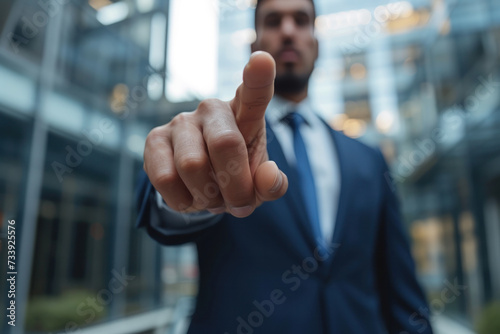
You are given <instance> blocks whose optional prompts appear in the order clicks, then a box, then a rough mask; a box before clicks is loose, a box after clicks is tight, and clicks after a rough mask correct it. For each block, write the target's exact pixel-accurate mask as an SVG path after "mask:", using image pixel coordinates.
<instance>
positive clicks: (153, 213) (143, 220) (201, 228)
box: [136, 171, 223, 245]
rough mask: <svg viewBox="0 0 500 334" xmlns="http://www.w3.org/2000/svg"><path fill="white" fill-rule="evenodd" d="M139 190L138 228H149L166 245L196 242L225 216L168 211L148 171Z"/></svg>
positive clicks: (141, 179) (137, 196) (149, 231)
mask: <svg viewBox="0 0 500 334" xmlns="http://www.w3.org/2000/svg"><path fill="white" fill-rule="evenodd" d="M136 189H137V190H136V203H137V212H138V215H137V221H136V227H137V228H141V227H142V228H145V229H146V231H147V233H148V234H149V236H150V237H151V238H153V239H154V240H156V241H158V242H159V243H160V244H162V245H180V244H184V243H188V242H195V241H197V240H198V239H199V238H200V237H202V236H203V235H204V234H205V233H206V231H207V230H208V229H209V228H210V227H212V226H213V225H215V224H216V223H218V222H219V221H220V220H221V219H222V217H223V215H213V214H211V213H208V212H200V213H193V214H183V213H179V212H176V211H174V210H172V209H170V208H168V206H167V205H166V204H165V202H164V201H163V199H162V198H161V196H159V194H158V193H157V191H156V190H155V188H154V187H153V185H152V184H151V182H150V181H149V179H148V176H147V175H146V173H145V172H144V171H141V173H140V176H139V180H138V186H137V188H136Z"/></svg>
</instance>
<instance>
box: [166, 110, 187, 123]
mask: <svg viewBox="0 0 500 334" xmlns="http://www.w3.org/2000/svg"><path fill="white" fill-rule="evenodd" d="M191 114H192V113H191V112H181V113H178V114H177V115H175V117H174V118H172V120H171V121H170V122H169V123H168V125H169V126H177V125H178V124H185V123H187V122H189V121H190V118H191Z"/></svg>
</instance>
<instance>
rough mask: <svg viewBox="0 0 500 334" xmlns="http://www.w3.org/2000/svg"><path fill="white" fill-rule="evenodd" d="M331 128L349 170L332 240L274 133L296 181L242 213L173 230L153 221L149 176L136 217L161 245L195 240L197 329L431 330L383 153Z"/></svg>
mask: <svg viewBox="0 0 500 334" xmlns="http://www.w3.org/2000/svg"><path fill="white" fill-rule="evenodd" d="M267 131H269V132H270V133H271V135H268V138H274V136H273V135H272V130H271V129H270V128H268V129H267ZM331 134H332V136H333V140H334V142H335V145H336V149H337V154H338V157H339V163H340V172H341V191H340V200H339V203H338V212H337V219H336V227H335V231H334V235H333V238H332V242H331V244H325V243H323V244H321V243H320V245H319V246H318V243H317V241H316V240H314V237H313V231H312V227H311V226H310V223H309V221H308V219H307V214H306V208H305V206H304V203H303V200H302V199H301V195H300V191H299V189H298V182H296V179H297V176H296V174H295V172H294V170H292V169H291V168H290V167H289V165H288V164H287V162H286V160H285V157H284V155H283V152H282V150H281V148H280V145H279V143H278V142H277V141H276V140H269V142H268V144H267V145H268V152H269V156H270V159H272V160H274V161H276V163H277V164H278V166H280V168H281V169H282V170H283V172H284V173H285V174H287V176H288V178H289V189H288V191H287V193H286V195H285V196H284V197H282V198H281V199H279V200H276V201H273V202H267V203H264V204H263V205H261V206H260V207H259V208H257V209H256V210H255V212H254V213H253V214H252V215H251V216H249V217H247V218H244V219H239V218H235V217H233V216H231V215H228V214H224V216H223V218H222V220H221V221H220V222H218V223H217V224H214V225H212V226H210V227H209V228H206V229H203V230H200V231H197V232H194V233H190V234H186V235H174V236H172V235H168V234H166V233H164V232H163V231H162V229H158V228H155V227H154V226H156V225H157V224H152V222H153V221H154V220H155V219H159V217H158V216H157V214H156V213H155V211H154V210H150V205H151V204H153V205H154V203H155V202H154V195H153V193H154V191H153V189H152V186H151V184H150V183H149V181H148V180H147V177H144V179H143V182H142V184H141V186H140V187H139V199H140V200H139V212H140V213H139V220H138V226H143V227H145V228H146V229H147V230H148V233H149V234H150V236H151V237H152V238H153V239H155V240H157V241H158V242H160V243H162V244H165V245H173V244H180V243H185V242H191V241H194V242H195V243H196V246H197V250H198V261H199V272H200V281H199V292H198V298H197V304H196V309H195V313H194V315H193V317H192V322H191V326H190V329H189V333H191V334H197V333H200V334H201V333H203V334H206V333H220V334H226V333H227V334H233V333H245V334H247V333H273V334H276V333H301V334H308V333H313V334H315V333H331V334H333V333H335V334H350V333H356V334H357V333H359V334H368V333H370V334H376V333H394V334H396V333H397V334H403V333H404V334H406V333H420V334H421V333H427V334H429V333H432V330H431V327H430V324H429V318H428V313H427V312H426V311H424V310H428V308H427V304H426V301H425V297H424V295H423V293H422V290H421V288H420V286H419V284H418V283H417V280H416V277H415V270H414V263H413V260H412V257H411V255H410V250H409V243H408V239H407V236H406V234H405V229H404V227H403V224H402V222H401V219H400V215H399V211H398V203H397V200H396V196H395V194H394V192H393V187H392V185H391V183H390V181H389V179H388V177H387V176H388V175H389V174H388V169H387V165H386V163H385V161H384V159H383V156H382V154H381V153H380V152H379V151H378V150H374V149H372V148H369V147H368V146H366V145H364V144H361V143H360V142H358V141H355V140H353V139H350V138H348V137H346V136H344V135H342V134H340V133H338V132H336V131H333V130H332V132H331ZM144 175H145V174H144Z"/></svg>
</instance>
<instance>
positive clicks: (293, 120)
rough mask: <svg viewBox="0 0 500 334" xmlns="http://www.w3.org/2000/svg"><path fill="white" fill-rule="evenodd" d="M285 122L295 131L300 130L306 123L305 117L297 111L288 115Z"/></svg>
mask: <svg viewBox="0 0 500 334" xmlns="http://www.w3.org/2000/svg"><path fill="white" fill-rule="evenodd" d="M284 121H285V122H286V123H288V124H289V125H290V127H291V128H292V129H293V130H294V131H295V130H297V129H299V128H300V126H301V125H302V124H303V123H305V122H306V120H305V119H304V117H303V116H302V115H301V114H299V113H297V112H295V111H293V112H291V113H289V114H288V115H286V116H285V118H284Z"/></svg>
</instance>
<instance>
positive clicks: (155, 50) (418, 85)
mask: <svg viewBox="0 0 500 334" xmlns="http://www.w3.org/2000/svg"><path fill="white" fill-rule="evenodd" d="M315 3H316V7H317V12H318V17H317V19H316V22H315V25H316V33H317V37H318V39H319V42H320V58H319V59H318V61H317V64H316V69H315V71H314V73H313V76H312V78H311V87H310V95H311V96H310V97H311V101H312V103H313V105H314V108H315V109H316V110H317V111H318V112H319V113H320V114H321V115H322V116H323V117H324V118H325V119H326V120H327V121H328V122H329V123H330V124H331V125H332V127H334V128H335V129H337V130H339V131H343V132H344V133H345V134H347V135H348V136H351V137H354V138H359V140H361V141H364V142H366V143H368V144H369V145H374V146H380V147H381V148H382V150H383V152H384V154H385V156H386V159H387V161H388V163H389V164H390V166H391V173H390V175H387V179H388V182H392V184H393V186H394V187H395V189H397V190H398V193H399V197H400V201H401V205H402V212H403V216H404V221H405V223H406V224H407V228H408V233H409V235H410V237H411V241H412V251H413V255H414V257H415V260H416V264H417V270H418V274H419V279H420V281H421V283H422V285H423V286H424V288H425V290H426V292H427V295H428V298H429V301H430V310H422V312H432V313H433V314H434V319H435V321H436V328H437V329H438V330H437V331H436V332H437V333H453V334H455V333H460V332H459V330H461V331H463V333H469V332H474V331H475V330H476V329H477V330H478V332H479V331H481V330H482V329H481V328H483V327H484V326H487V325H488V324H489V323H490V322H493V320H494V319H493V318H494V317H495V316H496V315H497V314H498V316H496V318H500V311H499V308H498V306H495V305H498V302H499V301H500V262H499V261H498V258H499V257H500V3H498V1H496V0H454V1H452V0H412V1H399V2H388V1H381V0H376V1H374V0H359V1H343V0H334V1H332V0H316V1H315ZM253 6H254V3H253V1H251V0H220V1H216V0H184V1H181V0H170V1H168V0H122V1H114V0H113V1H111V0H89V1H84V0H40V1H28V0H15V1H14V0H3V1H1V2H0V37H1V39H0V223H1V226H0V237H1V244H0V261H1V262H0V270H1V276H0V277H2V280H1V281H0V293H1V294H0V306H1V308H2V309H4V310H5V309H6V308H7V307H8V305H9V303H10V300H11V298H10V297H9V293H8V292H9V290H10V289H11V286H10V284H9V282H8V281H7V280H6V279H4V277H8V276H7V273H8V272H12V271H16V272H17V277H16V299H15V300H16V305H17V310H16V327H12V326H11V325H9V323H8V322H9V321H10V319H9V318H8V317H6V316H3V315H2V317H1V318H0V328H1V332H2V333H71V332H75V331H76V330H82V333H104V332H106V333H108V332H116V333H182V332H183V331H184V330H185V327H186V324H187V323H188V317H189V312H190V308H191V306H192V301H193V298H194V297H195V296H196V279H197V268H196V253H195V250H194V249H193V247H192V246H190V245H187V246H182V247H160V246H159V245H158V244H156V243H155V242H154V241H153V240H151V239H150V238H149V237H148V236H147V235H146V234H145V233H144V231H139V230H136V229H135V228H134V226H133V225H134V220H135V215H136V212H135V202H134V187H135V182H136V178H137V175H138V172H139V171H140V169H141V168H142V151H143V146H144V142H145V138H146V136H147V134H148V132H149V131H150V130H151V129H152V128H153V127H155V126H157V125H160V124H164V123H166V122H168V121H169V120H170V119H171V118H172V117H173V116H174V115H175V114H177V113H179V112H182V111H188V110H194V109H195V108H196V106H197V104H198V103H199V101H200V100H201V99H203V98H206V97H218V98H221V99H231V98H232V96H233V94H234V91H235V89H236V87H237V86H238V85H239V84H240V81H241V71H242V69H243V67H244V65H245V63H246V61H247V60H248V57H249V55H250V43H251V42H252V41H253V39H254V38H255V33H254V31H253ZM200 49H203V51H204V52H203V53H200V52H199V50H200ZM198 78H203V80H201V79H199V80H198ZM9 222H10V223H9ZM13 222H15V223H13ZM9 225H10V226H15V233H16V234H15V236H16V248H15V261H14V262H15V263H14V265H15V267H13V268H14V269H11V268H9V265H12V264H9V262H8V261H9V259H11V258H9V252H8V251H9V250H10V249H9V247H8V237H9ZM488 314H493V315H494V316H493V317H492V316H490V318H488ZM485 323H486V325H484V324H485ZM445 325H447V326H448V327H446V326H445ZM453 326H457V327H453ZM481 326H483V327H481ZM447 328H448V331H446V329H447ZM449 328H452V329H449ZM453 328H457V329H456V330H455V329H453ZM458 328H459V329H458ZM484 333H486V332H484ZM479 334H482V333H481V332H479Z"/></svg>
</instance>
